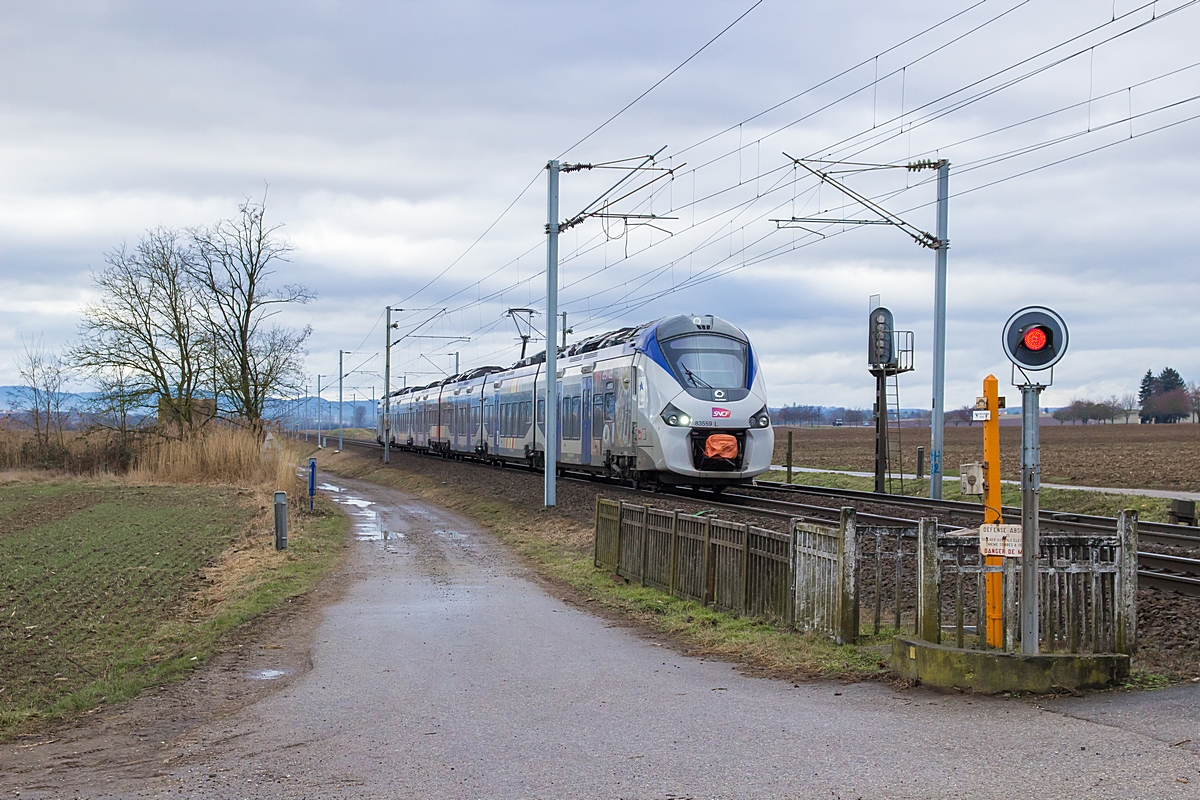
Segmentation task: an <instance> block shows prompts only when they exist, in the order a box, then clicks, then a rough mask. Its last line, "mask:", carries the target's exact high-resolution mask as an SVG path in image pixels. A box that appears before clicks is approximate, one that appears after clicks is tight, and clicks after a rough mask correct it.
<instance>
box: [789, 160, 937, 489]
mask: <svg viewBox="0 0 1200 800" xmlns="http://www.w3.org/2000/svg"><path fill="white" fill-rule="evenodd" d="M784 155H787V154H786V153H785V154H784ZM788 158H791V159H792V161H793V162H794V163H795V164H796V165H797V166H800V167H803V168H804V169H806V170H808V171H809V172H811V173H812V174H813V175H815V176H817V177H818V178H820V179H821V180H822V181H825V182H826V183H829V184H832V185H833V186H836V187H837V188H838V189H839V190H841V191H842V192H843V193H845V194H846V195H847V196H848V197H850V198H851V199H853V200H855V201H857V202H858V203H860V204H862V206H863V207H864V208H867V209H869V210H871V211H873V212H875V213H876V214H878V215H879V218H878V219H875V218H867V219H832V218H830V217H824V216H817V217H792V218H791V219H775V220H771V221H772V222H774V223H775V224H776V225H777V226H778V227H780V228H793V227H800V228H803V229H804V230H809V229H808V228H805V227H804V226H805V225H813V224H821V225H827V224H840V225H894V226H895V227H897V228H899V229H900V230H902V231H904V232H905V233H906V234H908V235H909V236H910V237H912V239H913V241H915V242H916V243H917V244H919V245H921V246H922V247H928V248H930V249H932V250H933V251H934V253H935V257H936V262H935V265H936V266H935V270H934V277H933V413H932V414H931V415H930V426H929V427H930V436H931V438H932V440H933V441H932V442H931V447H930V448H929V496H930V497H931V498H933V499H934V500H941V499H942V449H943V448H942V440H943V435H944V432H945V390H946V253H947V251H948V250H949V249H950V240H949V238H948V237H949V227H948V225H947V222H946V215H947V209H948V205H949V198H950V162H949V161H947V160H946V159H939V160H937V161H934V160H931V159H922V160H920V161H914V162H912V163H910V164H905V165H903V166H901V165H898V164H856V166H858V167H863V168H869V169H907V170H908V171H909V172H917V171H919V170H925V169H936V170H937V235H936V236H934V235H932V234H929V233H927V232H925V231H923V230H921V229H920V228H917V227H916V226H914V225H912V224H910V223H908V222H906V221H905V220H903V219H901V218H900V217H898V216H896V215H895V214H893V213H891V212H890V211H888V210H887V209H885V208H883V207H882V206H880V205H879V204H878V203H876V202H875V201H873V200H871V199H870V198H869V197H866V196H865V195H863V194H862V193H860V192H857V191H855V190H854V189H851V188H850V187H849V186H846V185H845V184H844V183H841V182H840V181H838V180H837V179H835V178H833V177H832V176H831V175H830V173H829V172H828V171H825V172H822V171H821V170H818V169H814V168H813V167H811V166H809V165H808V164H807V163H805V162H806V161H808V160H809V159H802V158H794V157H792V156H788ZM814 163H829V162H822V161H820V160H814ZM834 163H836V162H834ZM810 232H812V231H810Z"/></svg>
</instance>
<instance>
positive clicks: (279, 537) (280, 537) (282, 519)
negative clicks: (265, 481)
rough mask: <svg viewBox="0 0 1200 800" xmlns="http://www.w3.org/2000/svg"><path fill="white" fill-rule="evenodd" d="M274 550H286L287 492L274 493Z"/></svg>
mask: <svg viewBox="0 0 1200 800" xmlns="http://www.w3.org/2000/svg"><path fill="white" fill-rule="evenodd" d="M275 549H276V550H287V492H276V493H275Z"/></svg>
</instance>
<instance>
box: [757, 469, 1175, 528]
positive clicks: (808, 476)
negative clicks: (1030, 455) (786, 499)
mask: <svg viewBox="0 0 1200 800" xmlns="http://www.w3.org/2000/svg"><path fill="white" fill-rule="evenodd" d="M761 479H762V480H770V481H778V482H780V483H784V482H786V481H787V472H786V471H785V470H771V471H770V472H768V473H766V474H765V475H764V476H763V477H762V478H761ZM792 483H794V484H807V485H809V486H824V487H827V488H830V489H856V490H858V491H863V492H869V491H871V490H872V489H874V487H875V479H874V478H863V477H859V476H857V475H842V474H840V473H837V472H793V473H792ZM959 488H960V487H959V485H958V483H955V482H952V481H947V482H946V483H945V484H944V485H943V487H942V491H943V494H942V497H943V499H945V500H958V501H962V502H967V503H979V496H978V495H963V494H962V493H961V492H960V491H959ZM904 493H905V494H906V495H910V496H920V497H928V496H929V481H928V480H920V481H916V480H913V481H907V480H906V481H905V482H904ZM1000 497H1001V502H1002V503H1003V504H1004V505H1006V506H1020V505H1021V487H1020V486H1013V485H1011V484H1002V485H1001V488H1000ZM1039 504H1040V506H1041V508H1042V510H1043V511H1060V512H1063V513H1067V514H1095V515H1097V516H1102V517H1115V516H1117V514H1119V513H1120V512H1121V511H1122V510H1124V509H1126V508H1133V509H1137V512H1138V518H1139V519H1142V520H1145V521H1147V522H1167V514H1168V512H1169V511H1170V508H1171V501H1170V500H1167V499H1166V498H1162V497H1146V496H1145V495H1139V494H1105V493H1103V492H1084V491H1080V490H1078V489H1048V488H1046V487H1042V490H1041V493H1040V500H1039Z"/></svg>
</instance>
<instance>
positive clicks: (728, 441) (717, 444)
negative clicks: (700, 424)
mask: <svg viewBox="0 0 1200 800" xmlns="http://www.w3.org/2000/svg"><path fill="white" fill-rule="evenodd" d="M737 454H738V441H737V438H736V437H733V436H730V435H729V434H728V433H714V434H712V435H711V436H709V437H708V438H707V439H705V440H704V457H705V458H737Z"/></svg>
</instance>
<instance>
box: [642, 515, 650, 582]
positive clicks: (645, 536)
mask: <svg viewBox="0 0 1200 800" xmlns="http://www.w3.org/2000/svg"><path fill="white" fill-rule="evenodd" d="M648 558H650V506H646V510H645V511H643V512H642V569H641V572H642V575H641V577H642V586H645V585H646V559H648Z"/></svg>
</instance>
